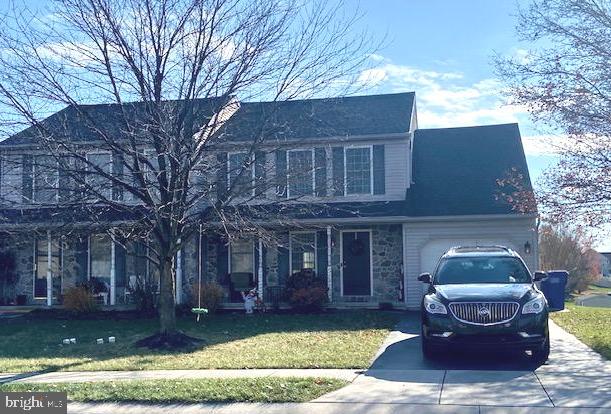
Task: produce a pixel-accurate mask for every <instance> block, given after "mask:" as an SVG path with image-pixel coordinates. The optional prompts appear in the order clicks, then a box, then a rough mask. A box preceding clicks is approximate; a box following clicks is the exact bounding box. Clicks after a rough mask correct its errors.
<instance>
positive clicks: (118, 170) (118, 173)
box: [112, 154, 124, 201]
mask: <svg viewBox="0 0 611 414" xmlns="http://www.w3.org/2000/svg"><path fill="white" fill-rule="evenodd" d="M123 168H124V167H123V154H113V155H112V175H113V176H114V177H116V178H118V179H120V180H122V181H123V180H124V177H123ZM112 199H113V200H115V201H123V187H122V186H120V185H118V184H115V183H113V184H112Z"/></svg>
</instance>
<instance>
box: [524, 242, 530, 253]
mask: <svg viewBox="0 0 611 414" xmlns="http://www.w3.org/2000/svg"><path fill="white" fill-rule="evenodd" d="M524 253H526V254H530V242H528V241H527V242H526V243H524Z"/></svg>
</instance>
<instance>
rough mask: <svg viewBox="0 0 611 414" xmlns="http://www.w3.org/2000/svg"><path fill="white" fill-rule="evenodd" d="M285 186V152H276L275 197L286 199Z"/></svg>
mask: <svg viewBox="0 0 611 414" xmlns="http://www.w3.org/2000/svg"><path fill="white" fill-rule="evenodd" d="M286 186H287V171H286V151H284V150H276V195H277V196H278V197H279V198H286V197H287V192H286Z"/></svg>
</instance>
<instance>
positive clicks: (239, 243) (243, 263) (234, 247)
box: [229, 240, 255, 274]
mask: <svg viewBox="0 0 611 414" xmlns="http://www.w3.org/2000/svg"><path fill="white" fill-rule="evenodd" d="M230 250H231V252H230V255H229V261H230V263H229V265H230V267H229V269H230V272H231V273H253V274H254V268H255V267H254V264H255V252H254V247H253V243H252V241H250V240H236V241H234V242H232V243H231V246H230Z"/></svg>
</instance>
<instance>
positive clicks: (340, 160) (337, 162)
mask: <svg viewBox="0 0 611 414" xmlns="http://www.w3.org/2000/svg"><path fill="white" fill-rule="evenodd" d="M333 195H336V196H343V195H344V148H343V147H335V148H333Z"/></svg>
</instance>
